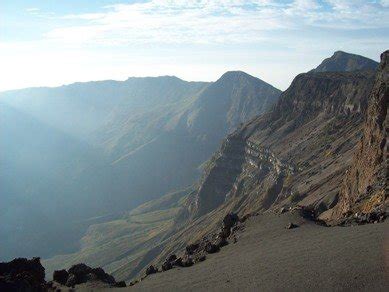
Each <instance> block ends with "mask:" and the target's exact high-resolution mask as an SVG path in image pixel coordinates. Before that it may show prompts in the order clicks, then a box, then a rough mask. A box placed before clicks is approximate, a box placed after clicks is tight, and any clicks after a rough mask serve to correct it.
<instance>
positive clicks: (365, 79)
mask: <svg viewBox="0 0 389 292" xmlns="http://www.w3.org/2000/svg"><path fill="white" fill-rule="evenodd" d="M373 76H374V73H373V72H370V71H364V72H353V73H351V72H337V73H334V72H332V73H330V72H328V73H307V74H300V75H298V76H297V77H296V78H295V80H294V81H293V82H292V84H291V86H290V87H289V88H288V90H286V91H285V92H284V93H283V94H282V95H281V97H280V100H279V102H278V103H277V104H276V105H275V107H274V109H273V110H272V111H271V112H270V113H268V114H266V115H263V116H260V117H259V118H257V119H255V120H253V121H251V122H250V123H248V124H246V125H245V126H244V127H242V128H241V129H239V130H238V131H236V132H235V133H234V134H232V135H231V136H229V137H228V138H227V139H226V140H225V142H224V144H223V147H222V148H221V150H220V152H219V153H217V154H216V155H215V156H214V158H213V159H212V160H211V162H210V163H209V169H207V170H206V171H205V175H204V177H203V179H202V183H201V185H200V188H199V191H198V193H197V194H196V196H195V197H194V198H193V199H192V205H191V207H190V209H191V211H192V215H193V217H199V216H201V215H204V214H206V213H208V212H209V211H211V210H214V209H215V208H217V207H218V206H221V205H222V204H223V203H224V202H226V201H233V202H235V203H234V204H235V207H234V208H235V209H236V210H241V211H242V212H243V211H244V212H251V211H258V210H267V209H269V208H271V207H275V206H281V205H288V206H289V205H294V204H300V205H305V206H309V207H311V208H313V209H315V210H316V212H317V213H318V214H320V213H322V212H323V211H325V210H326V209H328V208H330V207H333V205H334V204H335V203H336V200H337V193H338V190H339V185H340V181H341V177H342V174H343V172H344V171H345V170H346V168H347V167H348V166H349V162H350V157H351V154H352V151H353V148H354V145H355V144H356V142H357V140H358V138H359V135H360V130H361V124H362V121H363V115H364V113H365V112H366V107H367V97H368V95H369V92H370V90H371V87H372V84H373Z"/></svg>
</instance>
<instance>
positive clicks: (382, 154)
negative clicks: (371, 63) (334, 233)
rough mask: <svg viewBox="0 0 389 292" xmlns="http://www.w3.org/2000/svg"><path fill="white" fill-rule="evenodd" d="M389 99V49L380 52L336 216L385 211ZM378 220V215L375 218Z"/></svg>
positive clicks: (336, 217)
mask: <svg viewBox="0 0 389 292" xmlns="http://www.w3.org/2000/svg"><path fill="white" fill-rule="evenodd" d="M388 101H389V51H386V52H384V53H383V54H382V55H381V64H380V66H379V70H378V72H377V76H376V79H375V84H374V87H373V90H372V92H371V94H370V97H369V105H368V110H367V116H366V120H365V123H364V127H363V137H362V139H361V140H360V142H359V143H358V147H357V150H356V152H355V154H354V157H353V161H352V165H351V167H350V168H349V169H348V170H347V173H346V176H345V179H344V181H343V184H342V188H341V191H340V199H339V204H338V205H337V206H336V208H335V212H334V219H339V218H341V217H343V216H347V215H350V213H352V215H353V216H354V217H358V215H355V214H358V213H360V215H362V214H370V213H378V212H380V211H381V212H382V213H383V212H384V211H385V208H386V206H385V201H387V199H388V193H387V190H386V187H387V180H388V172H387V171H388V168H387V167H388V164H387V163H388V160H387V159H388V154H387V153H388V152H387V151H388V137H387V133H388V125H389V118H388ZM373 217H375V216H373ZM362 219H363V218H362ZM365 219H366V220H367V218H365ZM366 220H365V221H366ZM375 220H379V218H373V219H372V221H375ZM370 221H371V220H370Z"/></svg>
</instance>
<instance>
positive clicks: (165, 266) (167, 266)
mask: <svg viewBox="0 0 389 292" xmlns="http://www.w3.org/2000/svg"><path fill="white" fill-rule="evenodd" d="M172 268H173V265H172V264H171V263H170V262H167V261H165V262H164V263H163V264H162V271H164V272H165V271H168V270H171V269H172Z"/></svg>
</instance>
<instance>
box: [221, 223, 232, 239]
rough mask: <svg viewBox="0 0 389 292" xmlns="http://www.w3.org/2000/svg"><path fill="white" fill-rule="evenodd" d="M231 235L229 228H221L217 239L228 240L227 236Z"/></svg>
mask: <svg viewBox="0 0 389 292" xmlns="http://www.w3.org/2000/svg"><path fill="white" fill-rule="evenodd" d="M230 235H231V228H226V227H224V226H223V227H222V229H221V231H220V232H219V237H222V238H228V236H230Z"/></svg>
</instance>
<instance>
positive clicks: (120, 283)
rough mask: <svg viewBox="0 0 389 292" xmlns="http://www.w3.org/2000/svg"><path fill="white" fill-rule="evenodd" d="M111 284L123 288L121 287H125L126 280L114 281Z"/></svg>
mask: <svg viewBox="0 0 389 292" xmlns="http://www.w3.org/2000/svg"><path fill="white" fill-rule="evenodd" d="M113 286H114V287H118V288H123V287H126V282H124V281H120V282H117V283H115V284H114V285H113Z"/></svg>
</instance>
